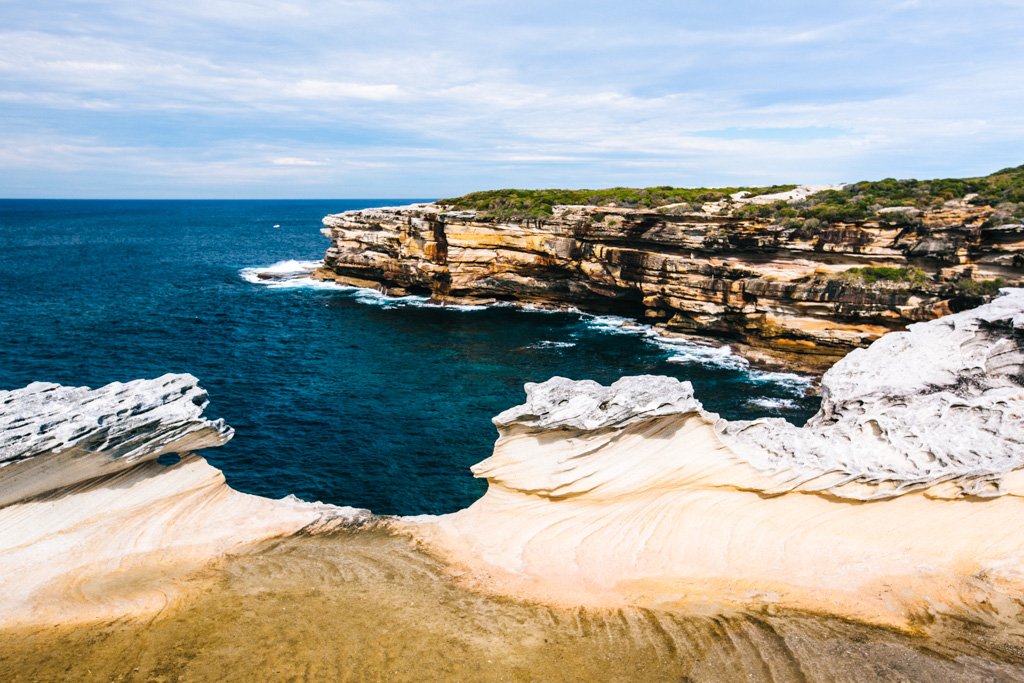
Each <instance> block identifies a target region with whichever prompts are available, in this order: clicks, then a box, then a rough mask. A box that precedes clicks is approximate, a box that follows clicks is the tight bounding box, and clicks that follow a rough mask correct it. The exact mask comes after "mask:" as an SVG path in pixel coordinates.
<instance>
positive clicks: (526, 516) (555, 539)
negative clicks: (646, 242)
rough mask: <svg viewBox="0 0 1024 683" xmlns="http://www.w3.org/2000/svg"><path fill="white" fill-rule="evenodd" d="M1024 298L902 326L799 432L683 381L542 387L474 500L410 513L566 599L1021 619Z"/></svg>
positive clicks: (545, 593)
mask: <svg viewBox="0 0 1024 683" xmlns="http://www.w3.org/2000/svg"><path fill="white" fill-rule="evenodd" d="M1022 370H1024V290H1010V291H1008V292H1007V293H1006V294H1005V295H1004V296H1002V297H1000V298H997V299H996V300H995V301H994V302H993V303H991V304H989V305H986V306H983V307H980V308H978V309H975V310H972V311H966V312H962V313H959V314H955V315H951V316H948V317H946V318H942V319H940V320H936V321H931V322H928V323H920V324H917V325H913V326H911V327H910V329H909V330H908V331H906V332H900V333H893V334H890V335H887V336H886V337H883V338H882V339H881V340H880V341H878V342H876V343H875V344H873V345H872V346H871V347H869V348H868V349H865V350H860V351H856V352H854V353H852V354H851V355H850V356H849V357H848V358H847V359H845V360H843V361H841V362H839V363H838V364H836V366H835V367H834V368H833V369H832V370H830V371H829V372H828V373H827V374H826V376H825V379H824V381H823V390H824V401H823V405H822V408H821V411H820V412H819V413H818V414H817V415H816V416H815V417H814V418H812V419H811V420H810V421H809V422H808V423H807V425H806V426H804V427H796V426H793V425H791V424H789V423H787V422H785V421H783V420H778V419H761V420H754V421H745V422H728V421H725V420H722V419H719V417H718V416H717V415H715V414H713V413H709V412H707V411H705V410H704V409H703V408H702V406H701V404H700V402H699V401H698V400H697V399H695V398H694V396H693V390H692V387H691V386H690V384H689V383H687V382H679V381H678V380H675V379H671V378H666V377H650V376H641V377H627V378H623V379H620V380H619V381H617V382H615V383H614V384H613V385H611V386H610V387H603V386H600V385H598V384H596V383H594V382H590V381H582V382H574V381H571V380H568V379H564V378H554V379H551V380H548V381H547V382H544V383H541V384H530V385H527V387H526V391H527V400H526V403H524V404H523V405H521V406H518V407H516V408H513V409H511V410H509V411H506V412H504V413H502V414H501V415H499V416H498V417H496V418H495V424H496V425H497V427H498V430H499V435H500V436H499V439H498V441H497V443H496V445H495V449H494V454H493V455H492V456H491V457H490V458H488V459H487V460H484V461H483V462H481V463H480V464H478V465H476V466H475V467H474V468H473V471H474V473H475V474H476V476H478V477H484V478H486V479H487V481H488V490H487V493H486V495H485V496H484V497H483V498H482V499H481V500H479V501H478V502H477V503H475V504H474V505H472V506H470V507H469V508H467V509H465V510H462V511H460V512H457V513H454V514H451V515H447V516H442V517H438V518H421V519H418V520H411V521H412V522H414V524H413V525H412V528H413V529H414V532H415V533H418V534H420V535H422V536H423V537H424V538H426V539H428V540H429V541H430V542H431V543H433V544H434V545H435V546H436V547H438V548H441V549H442V550H443V551H444V552H446V553H447V555H448V557H449V558H450V559H451V560H452V561H453V562H455V563H457V564H460V565H462V566H464V567H466V568H468V569H469V570H470V575H471V576H473V577H475V578H476V579H477V580H479V581H480V582H481V583H482V584H484V585H488V586H498V587H499V590H503V591H505V592H511V593H515V594H519V595H526V596H530V597H535V598H540V599H545V600H553V601H561V602H566V603H572V604H578V603H591V604H594V603H596V604H638V605H662V606H664V605H674V604H688V605H691V606H693V605H705V604H713V605H716V606H721V605H722V604H729V605H735V606H744V607H748V606H751V605H755V606H760V607H766V606H768V607H786V608H798V609H806V610H812V611H818V612H825V613H831V614H838V615H841V616H844V617H849V618H855V619H860V620H865V621H869V622H875V623H882V624H888V625H895V626H901V627H912V626H914V625H915V624H916V625H920V624H921V623H924V622H925V621H927V620H928V619H929V618H930V617H929V616H928V615H933V616H934V615H935V614H947V613H948V614H961V615H963V614H967V615H971V616H970V618H976V619H979V620H986V619H987V620H998V619H1001V618H1004V617H1005V618H1011V617H1010V616H1008V615H1017V614H1019V612H1020V604H1019V596H1020V595H1021V590H1022V589H1024V530H1022V528H1021V527H1020V525H1019V524H1018V523H1017V522H1016V520H1018V519H1020V515H1022V514H1024V497H1022V496H1024V372H1022Z"/></svg>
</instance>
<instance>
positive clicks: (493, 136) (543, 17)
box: [0, 0, 1024, 198]
mask: <svg viewBox="0 0 1024 683" xmlns="http://www.w3.org/2000/svg"><path fill="white" fill-rule="evenodd" d="M0 34H2V35H0V126H2V127H0V133H2V135H3V144H2V145H0V196H7V197H229V198H235V197H434V196H450V195H455V194H461V193H463V192H467V191H471V190H477V189H486V188H493V187H511V186H514V187H551V186H559V187H606V186H612V185H666V184H671V185H687V186H692V185H723V184H730V185H732V184H764V183H776V182H790V181H793V182H841V181H853V180H859V179H865V178H881V177H886V176H898V177H919V178H923V177H937V176H961V175H975V174H984V173H988V172H991V171H994V170H997V169H999V168H1002V167H1005V166H1011V165H1012V166H1016V165H1018V164H1021V163H1024V0H1002V1H996V0H973V1H971V2H967V1H966V0H964V1H961V2H947V1H945V0H929V1H927V2H925V1H924V0H920V1H914V0H907V1H904V2H875V1H873V0H858V1H857V2H845V1H842V0H840V1H832V2H828V3H821V2H792V1H786V0H782V1H780V2H773V3H763V2H738V1H730V0H719V1H717V2H670V1H669V0H661V1H659V2H649V1H647V0H633V1H632V2H630V3H625V2H621V1H620V2H614V3H612V2H603V1H602V0H593V1H591V2H576V1H562V2H557V1H556V2H539V1H536V0H517V1H515V2H507V1H506V2H490V1H484V0H447V1H445V2H436V1H435V2H426V1H421V0H406V1H404V2H380V1H378V0H333V1H327V0H299V1H295V2H289V1H283V0H282V1H273V0H248V1H237V0H176V1H175V2H173V3H168V2H165V1H156V0H134V1H131V2H129V1H104V0H88V1H86V0H64V1H57V0H34V1H33V2H28V1H26V0H14V1H12V0H0Z"/></svg>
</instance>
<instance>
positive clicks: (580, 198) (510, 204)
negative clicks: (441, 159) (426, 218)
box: [437, 185, 796, 219]
mask: <svg viewBox="0 0 1024 683" xmlns="http://www.w3.org/2000/svg"><path fill="white" fill-rule="evenodd" d="M795 188H796V185H771V186H767V187H689V188H687V187H671V186H669V185H663V186H660V187H644V188H635V187H612V188H608V189H605V190H557V189H553V190H485V191H483V192H471V193H469V194H466V195H463V196H461V197H452V198H449V199H441V200H439V201H438V202H437V203H438V204H443V205H445V206H450V207H452V208H454V209H463V210H465V209H472V210H475V211H481V212H484V213H486V214H488V215H491V216H494V217H496V218H499V219H516V218H544V217H547V216H551V215H552V213H553V207H555V206H557V205H560V204H577V205H580V204H581V205H590V206H619V207H624V208H630V209H635V208H642V209H654V208H658V207H661V206H668V205H670V204H684V203H686V204H692V203H703V202H714V201H720V200H722V199H725V198H727V197H728V196H729V195H732V194H735V193H737V192H747V193H748V196H758V195H763V194H774V193H776V192H788V191H789V190H792V189H795Z"/></svg>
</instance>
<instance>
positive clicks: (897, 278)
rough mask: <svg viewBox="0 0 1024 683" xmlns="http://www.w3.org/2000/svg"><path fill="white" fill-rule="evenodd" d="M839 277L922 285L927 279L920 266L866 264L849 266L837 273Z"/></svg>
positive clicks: (861, 280)
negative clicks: (894, 266)
mask: <svg viewBox="0 0 1024 683" xmlns="http://www.w3.org/2000/svg"><path fill="white" fill-rule="evenodd" d="M839 279H841V280H845V281H847V282H852V283H856V284H864V285H873V284H875V283H878V282H902V283H906V284H910V285H923V284H925V283H926V282H927V281H928V278H927V276H926V275H925V272H924V271H923V270H921V269H920V268H913V267H909V268H893V267H891V266H866V267H863V268H849V269H848V270H844V271H843V272H842V273H840V274H839Z"/></svg>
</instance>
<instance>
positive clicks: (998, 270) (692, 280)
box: [316, 193, 1024, 371]
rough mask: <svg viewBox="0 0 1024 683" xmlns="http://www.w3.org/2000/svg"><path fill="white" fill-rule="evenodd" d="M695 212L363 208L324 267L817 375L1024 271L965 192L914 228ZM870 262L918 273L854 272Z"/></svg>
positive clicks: (896, 218) (1012, 239)
mask: <svg viewBox="0 0 1024 683" xmlns="http://www.w3.org/2000/svg"><path fill="white" fill-rule="evenodd" d="M789 195H793V196H792V197H790V196H789ZM802 196H803V195H799V194H794V193H787V195H786V196H784V197H783V196H782V195H780V196H779V197H782V199H781V200H780V199H779V197H756V198H753V199H752V200H748V201H751V202H753V201H758V202H761V201H773V200H780V201H784V200H787V199H800V198H801V197H802ZM684 208H686V209H688V210H686V211H683V210H679V209H677V208H674V207H663V208H662V209H658V210H654V209H650V210H643V209H624V208H616V207H597V206H556V207H555V208H554V213H553V215H552V216H551V217H550V218H544V219H522V220H514V221H513V220H507V221H503V220H498V219H495V218H493V217H489V216H488V215H487V214H485V213H481V212H476V211H456V210H450V209H449V208H448V207H445V206H441V205H437V204H415V205H409V206H402V207H391V208H374V209H364V210H361V211H349V212H345V213H341V214H336V215H331V216H327V217H326V218H324V225H325V229H324V231H323V232H324V234H325V235H326V236H327V237H328V238H329V239H330V241H331V244H330V247H329V248H328V250H327V253H326V256H325V258H324V264H323V267H322V268H321V269H320V270H319V271H318V273H317V275H316V276H317V277H319V278H322V279H332V280H336V281H338V282H341V283H345V284H350V285H355V286H361V287H377V288H382V289H384V290H385V291H388V292H389V293H392V294H402V293H419V294H430V295H431V296H432V297H433V298H434V299H435V300H438V301H442V302H443V301H450V302H460V303H465V302H491V301H515V302H521V303H526V304H534V305H540V306H553V307H561V306H574V307H578V308H580V309H582V310H585V311H588V312H596V313H615V314H621V315H628V316H633V317H636V318H640V319H643V320H645V321H647V322H650V323H652V324H654V325H655V326H656V327H657V328H658V329H660V330H662V331H664V332H667V333H685V334H700V335H713V336H718V337H723V338H726V339H729V340H732V341H734V342H736V343H738V344H739V345H741V348H742V349H745V350H746V351H747V352H748V354H749V355H750V356H752V357H755V358H760V359H768V358H781V359H783V360H784V361H785V362H786V363H788V364H791V365H792V364H795V365H798V366H804V367H806V368H808V369H811V370H816V371H821V370H824V369H825V368H827V367H828V366H829V365H831V364H832V363H833V362H835V361H836V360H837V359H838V358H840V357H842V356H843V355H845V354H846V353H847V352H849V350H850V349H852V348H855V347H857V346H863V345H866V344H868V343H870V342H871V341H873V340H875V339H877V338H878V337H879V336H881V335H882V334H883V333H885V332H887V331H891V330H895V329H902V328H903V327H905V326H906V325H907V324H909V323H912V322H915V321H923V320H928V319H932V318H935V317H938V316H941V315H944V314H948V313H950V312H953V311H956V310H962V309H964V308H969V307H971V306H975V305H978V304H980V303H982V302H983V298H981V297H979V296H977V295H974V294H971V293H970V292H971V291H972V289H971V288H970V287H966V288H964V287H960V286H958V285H956V284H953V283H954V282H960V283H963V282H971V281H978V280H990V281H994V280H999V279H1001V280H1003V281H1005V282H1006V283H1014V282H1021V281H1022V277H1024V257H1022V254H1024V251H1022V249H1024V226H1020V225H1016V224H1012V225H1010V224H1007V225H989V223H990V222H991V221H989V220H988V219H989V218H990V217H991V215H992V213H993V209H992V207H987V206H975V205H973V204H970V203H968V202H966V201H953V202H948V203H947V204H946V205H945V206H943V207H942V208H939V209H930V210H926V211H923V212H922V211H918V210H916V209H915V210H914V212H915V213H914V217H913V220H914V223H915V226H916V227H915V228H913V229H911V228H908V227H907V226H906V224H905V219H901V218H900V217H901V216H904V214H901V213H899V212H892V211H889V210H882V211H881V212H879V213H878V215H877V219H876V220H870V221H860V222H856V223H832V224H825V225H822V226H817V227H815V228H814V229H810V228H807V227H806V224H802V225H787V224H780V223H778V222H777V221H772V220H767V219H757V218H749V217H743V214H741V213H740V212H736V211H732V210H730V209H729V208H728V207H727V206H725V205H721V204H708V205H706V206H704V207H699V208H697V209H696V210H694V209H693V207H684ZM864 266H869V267H894V268H908V267H909V268H913V269H914V270H913V271H912V272H913V273H915V277H914V278H912V281H910V282H902V281H881V282H871V283H865V282H863V281H860V280H858V279H857V278H850V277H845V276H843V275H842V273H843V272H844V271H848V270H850V269H851V268H854V267H864Z"/></svg>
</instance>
